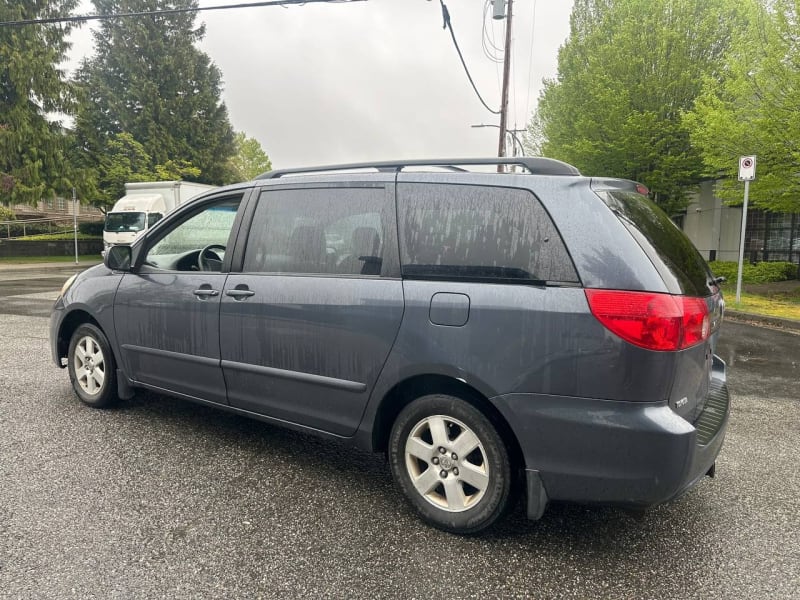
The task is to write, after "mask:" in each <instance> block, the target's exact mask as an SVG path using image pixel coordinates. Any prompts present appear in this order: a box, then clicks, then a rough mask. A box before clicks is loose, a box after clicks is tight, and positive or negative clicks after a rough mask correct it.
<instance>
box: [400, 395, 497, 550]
mask: <svg viewBox="0 0 800 600" xmlns="http://www.w3.org/2000/svg"><path fill="white" fill-rule="evenodd" d="M389 461H390V464H391V469H392V475H393V476H394V479H395V481H396V482H397V484H398V485H399V487H400V489H401V490H402V491H403V493H404V494H405V496H406V497H407V498H408V500H409V501H410V502H411V504H412V505H413V506H414V508H416V510H417V511H418V512H419V513H420V515H421V516H422V518H423V519H424V520H425V521H427V522H428V523H430V524H431V525H433V526H435V527H438V528H440V529H444V530H445V531H450V532H452V533H461V534H471V533H477V532H479V531H481V530H483V529H486V528H487V527H489V526H490V525H492V524H493V523H494V522H495V521H496V520H497V519H498V518H499V517H500V516H501V515H502V514H503V513H504V512H505V510H506V508H507V507H508V506H509V504H510V500H511V489H512V485H511V484H512V471H511V465H510V461H509V455H508V451H507V450H506V446H505V444H504V443H503V440H502V438H501V437H500V435H499V434H498V432H497V429H495V427H494V426H493V425H492V424H491V422H490V421H489V420H488V419H487V418H486V416H485V415H484V414H483V413H482V412H481V411H480V410H478V409H477V408H475V407H474V406H472V405H471V404H469V403H468V402H465V401H464V400H461V399H460V398H455V397H453V396H446V395H441V394H435V395H430V396H423V397H421V398H418V399H417V400H414V401H413V402H412V403H411V404H409V405H408V406H406V407H405V408H404V409H403V410H402V411H401V412H400V414H399V415H398V417H397V420H396V421H395V423H394V426H393V427H392V432H391V434H390V438H389Z"/></svg>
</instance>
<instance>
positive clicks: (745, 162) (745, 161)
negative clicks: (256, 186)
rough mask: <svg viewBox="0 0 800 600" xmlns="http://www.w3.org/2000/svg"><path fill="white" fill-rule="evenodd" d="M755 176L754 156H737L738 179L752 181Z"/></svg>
mask: <svg viewBox="0 0 800 600" xmlns="http://www.w3.org/2000/svg"><path fill="white" fill-rule="evenodd" d="M755 178H756V157H755V156H740V157H739V181H753V180H754V179H755Z"/></svg>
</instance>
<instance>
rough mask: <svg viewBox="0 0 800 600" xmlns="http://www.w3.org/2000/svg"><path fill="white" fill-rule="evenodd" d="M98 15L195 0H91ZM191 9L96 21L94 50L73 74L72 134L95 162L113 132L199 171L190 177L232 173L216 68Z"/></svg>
mask: <svg viewBox="0 0 800 600" xmlns="http://www.w3.org/2000/svg"><path fill="white" fill-rule="evenodd" d="M94 5H95V9H96V10H97V12H98V13H100V14H113V13H119V12H138V11H147V10H164V9H171V8H185V7H196V6H197V0H94ZM195 18H196V16H195V13H176V14H164V15H151V16H144V17H135V18H120V19H109V20H105V21H102V24H101V25H100V27H99V29H98V30H97V31H96V32H95V36H94V38H95V55H94V56H93V57H92V58H91V59H89V60H86V61H84V63H83V65H82V66H81V68H80V70H79V74H78V79H79V82H80V85H81V88H82V90H83V93H84V94H85V98H86V101H85V102H84V103H82V108H81V110H80V111H79V114H78V119H77V135H78V138H79V140H80V143H81V144H82V146H83V147H84V148H85V150H86V151H87V153H88V156H89V157H90V160H91V162H92V163H93V164H94V165H99V164H100V163H101V162H102V157H103V156H104V154H106V152H107V150H108V147H109V143H110V142H111V141H112V140H113V139H114V136H115V135H116V134H121V133H125V134H130V136H132V139H133V140H134V141H136V142H138V143H139V144H141V147H142V150H143V152H144V154H145V155H146V156H148V157H149V158H150V160H151V164H150V165H149V169H150V170H151V171H153V172H157V171H158V169H157V166H158V165H161V166H164V165H169V164H173V165H182V166H184V167H187V166H188V167H189V170H188V171H186V169H184V171H185V172H187V173H191V170H192V168H195V169H199V175H197V176H189V177H190V178H191V179H192V180H194V181H199V182H203V183H211V184H221V183H226V182H227V181H229V180H230V179H231V178H232V174H231V172H230V167H229V159H230V157H231V156H232V155H233V153H234V142H233V128H232V127H231V124H230V121H229V119H228V111H227V108H226V107H225V104H224V103H223V102H222V101H221V99H220V95H221V86H222V78H221V73H220V71H219V69H218V68H217V67H216V65H214V64H213V63H212V62H211V60H210V58H209V57H208V55H207V54H205V53H203V52H201V51H200V50H198V49H197V47H196V46H195V44H196V43H197V42H199V41H200V40H201V39H202V38H203V36H204V34H205V27H204V26H202V25H201V26H199V27H195Z"/></svg>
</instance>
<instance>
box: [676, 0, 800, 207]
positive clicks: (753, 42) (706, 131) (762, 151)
mask: <svg viewBox="0 0 800 600" xmlns="http://www.w3.org/2000/svg"><path fill="white" fill-rule="evenodd" d="M798 19H800V2H798V0H793V1H792V0H777V1H775V2H773V3H771V4H770V6H769V7H768V8H765V7H761V6H758V7H754V8H753V13H752V18H751V19H750V22H749V26H748V27H745V28H742V29H741V30H740V31H738V32H736V35H735V37H734V39H733V42H732V44H731V48H730V50H729V53H728V57H727V58H728V60H727V68H726V69H725V71H724V73H723V74H722V76H721V77H720V78H719V79H714V78H707V79H706V81H705V88H704V91H703V93H702V95H701V96H700V97H699V98H698V99H697V102H696V104H695V107H694V110H692V111H691V112H689V113H687V114H686V117H685V122H686V125H687V127H688V128H689V129H691V131H692V134H691V139H692V142H693V143H694V144H695V146H696V147H697V148H698V149H699V151H700V153H701V155H702V158H703V161H704V164H705V167H706V172H707V174H708V176H710V177H715V178H720V179H722V183H721V185H720V186H718V188H717V191H716V193H717V194H718V195H719V196H720V197H721V198H723V199H725V200H726V201H728V202H729V203H733V204H737V203H741V201H742V199H743V184H742V183H741V182H739V181H738V180H737V175H738V167H739V157H740V156H741V155H749V154H756V155H757V156H758V164H757V172H756V175H757V177H756V179H755V181H753V182H752V184H751V186H750V200H751V201H752V203H753V205H754V206H756V207H758V208H762V209H765V210H772V211H780V212H800V28H798Z"/></svg>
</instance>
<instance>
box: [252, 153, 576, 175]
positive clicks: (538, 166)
mask: <svg viewBox="0 0 800 600" xmlns="http://www.w3.org/2000/svg"><path fill="white" fill-rule="evenodd" d="M473 165H517V166H520V167H524V168H525V169H526V170H527V171H528V172H529V173H531V174H534V175H580V174H581V173H580V171H578V169H577V168H576V167H573V166H572V165H570V164H568V163H565V162H561V161H560V160H556V159H554V158H543V157H541V156H514V157H505V158H435V159H418V160H397V161H382V162H365V163H350V164H343V165H325V166H320V167H300V168H296V169H277V170H275V171H267V172H266V173H263V174H261V175H259V176H258V177H256V179H277V178H279V177H283V176H284V175H299V174H301V173H321V172H325V171H351V170H354V169H375V170H377V171H380V172H384V173H387V172H388V173H399V172H400V171H402V170H403V169H405V168H407V167H442V168H444V169H447V170H450V171H460V172H464V171H467V169H462V168H460V167H461V166H473Z"/></svg>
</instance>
